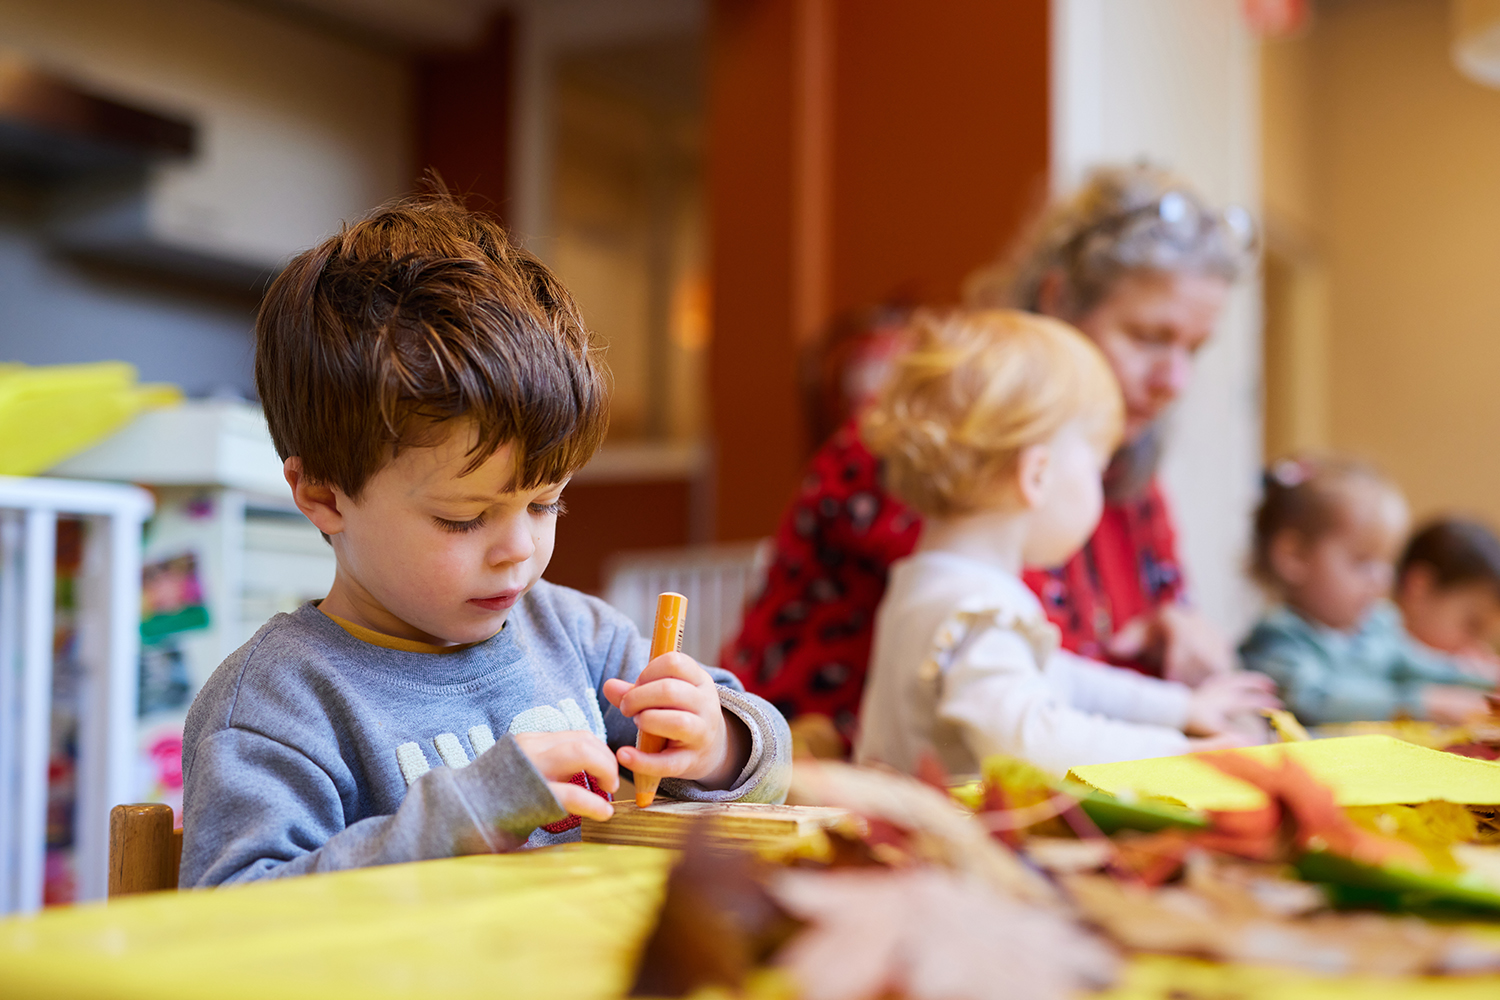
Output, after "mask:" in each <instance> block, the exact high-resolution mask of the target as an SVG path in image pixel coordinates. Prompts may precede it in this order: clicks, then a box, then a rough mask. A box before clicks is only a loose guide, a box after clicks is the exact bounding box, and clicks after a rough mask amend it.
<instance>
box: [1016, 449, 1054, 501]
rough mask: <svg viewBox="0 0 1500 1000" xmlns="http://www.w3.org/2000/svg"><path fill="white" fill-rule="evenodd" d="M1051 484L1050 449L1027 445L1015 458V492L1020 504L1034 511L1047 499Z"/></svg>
mask: <svg viewBox="0 0 1500 1000" xmlns="http://www.w3.org/2000/svg"><path fill="white" fill-rule="evenodd" d="M1051 483H1052V449H1051V448H1050V447H1049V446H1047V445H1046V444H1033V445H1027V446H1026V447H1025V448H1022V449H1021V453H1020V454H1019V455H1017V456H1016V490H1017V491H1018V492H1019V493H1020V494H1021V502H1022V503H1024V504H1025V505H1026V506H1027V508H1029V509H1031V510H1035V509H1036V508H1038V507H1040V506H1041V505H1042V504H1043V503H1044V502H1045V501H1046V499H1047V488H1048V487H1049V486H1050V485H1051Z"/></svg>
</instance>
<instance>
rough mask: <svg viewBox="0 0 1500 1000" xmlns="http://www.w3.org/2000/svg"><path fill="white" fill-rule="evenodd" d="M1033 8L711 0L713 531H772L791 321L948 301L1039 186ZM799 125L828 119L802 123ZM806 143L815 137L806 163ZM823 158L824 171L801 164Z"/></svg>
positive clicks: (799, 456) (796, 457)
mask: <svg viewBox="0 0 1500 1000" xmlns="http://www.w3.org/2000/svg"><path fill="white" fill-rule="evenodd" d="M1047 8H1048V5H1047V2H1046V0H1006V2H996V0H944V2H943V3H938V4H914V3H911V2H909V0H717V2H716V3H715V4H714V8H713V11H714V16H713V19H712V24H711V28H710V53H711V58H712V69H711V78H710V79H711V82H710V94H709V109H710V111H709V115H710V121H709V154H708V161H709V162H708V177H709V229H710V246H711V254H712V265H711V267H712V278H713V294H714V310H713V331H714V332H713V344H712V347H711V349H710V360H709V368H710V379H709V391H710V407H711V415H712V425H713V435H714V446H715V450H716V453H717V461H718V474H717V483H716V503H715V513H716V529H717V533H718V535H719V537H720V538H724V539H736V538H751V537H756V536H759V535H764V534H767V533H769V532H770V531H771V530H772V529H773V528H774V527H775V524H776V521H777V518H778V517H779V515H780V512H781V510H782V508H783V507H784V506H785V504H786V503H787V501H788V500H789V499H790V498H791V496H792V493H793V491H794V489H795V485H796V482H797V478H798V475H799V470H800V468H801V465H802V462H803V459H804V456H805V454H806V452H807V449H808V447H809V446H810V445H811V444H815V442H807V441H805V440H804V436H805V432H804V429H803V424H802V416H801V411H800V408H799V400H798V396H797V392H796V379H795V372H796V359H797V353H798V348H799V330H800V331H801V332H802V334H803V335H804V336H805V335H806V333H807V331H808V330H810V329H816V328H817V326H819V325H821V323H823V322H827V321H828V320H829V319H831V318H832V316H833V315H834V314H836V313H837V312H839V311H842V310H845V309H850V308H858V307H860V306H863V305H868V304H873V303H876V302H879V301H882V300H888V299H891V298H893V297H901V298H907V299H913V300H916V301H925V302H945V301H952V300H953V299H954V298H956V296H957V293H958V288H959V285H960V283H961V281H962V279H963V276H964V275H965V274H966V273H967V272H968V271H969V270H971V269H972V268H973V267H974V266H975V265H977V264H979V263H981V262H983V261H984V260H986V259H987V258H989V257H990V256H992V255H993V254H994V253H995V251H996V250H997V249H998V248H999V247H1000V246H1001V245H1002V244H1003V243H1005V242H1006V241H1007V240H1008V239H1009V238H1010V237H1011V236H1012V235H1013V234H1014V231H1015V228H1016V225H1017V223H1018V221H1019V220H1020V219H1021V218H1022V216H1023V215H1024V214H1025V213H1026V212H1027V211H1028V210H1029V209H1031V208H1032V207H1033V206H1034V205H1035V204H1036V203H1037V201H1038V200H1039V198H1040V197H1041V194H1042V190H1043V187H1042V186H1043V183H1044V179H1045V175H1046V170H1047V113H1048V90H1047V72H1048V67H1047V44H1048V39H1047ZM820 73H821V74H822V76H821V77H820V76H819V74H820ZM809 76H812V77H814V78H819V79H826V80H827V81H828V84H827V86H825V87H823V88H821V89H820V88H819V87H818V86H816V85H810V84H809V83H808V79H809ZM820 99H821V100H823V101H824V102H825V104H823V105H819V106H818V107H816V108H815V109H814V113H812V114H809V110H808V102H809V101H818V100H820ZM809 121H814V122H821V123H826V125H827V127H826V132H825V133H824V134H819V135H813V136H811V137H810V136H809V133H808V131H807V123H808V122H809ZM809 143H811V144H813V145H818V144H819V143H826V147H827V148H826V149H824V150H822V153H823V155H822V157H821V159H820V157H819V156H817V155H813V156H808V155H807V147H808V144H809ZM820 169H821V170H823V171H826V176H823V175H819V176H817V177H812V178H810V177H809V176H808V172H809V171H815V170H820ZM809 192H811V194H809ZM810 244H812V245H814V246H813V250H812V251H810V250H809V245H810ZM799 268H801V270H799ZM810 285H812V286H815V287H809V286H810ZM809 310H811V314H809Z"/></svg>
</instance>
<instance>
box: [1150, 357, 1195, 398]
mask: <svg viewBox="0 0 1500 1000" xmlns="http://www.w3.org/2000/svg"><path fill="white" fill-rule="evenodd" d="M1192 378H1193V356H1192V354H1190V353H1188V350H1187V348H1184V347H1172V348H1169V349H1168V350H1167V351H1165V352H1163V354H1162V356H1161V357H1159V358H1158V359H1157V361H1156V364H1155V365H1153V366H1152V369H1151V388H1152V389H1153V390H1154V391H1155V392H1156V393H1157V394H1159V395H1162V396H1166V397H1168V398H1171V399H1176V398H1177V397H1178V396H1180V395H1182V393H1183V392H1184V391H1185V390H1186V389H1187V387H1188V383H1189V382H1191V381H1192Z"/></svg>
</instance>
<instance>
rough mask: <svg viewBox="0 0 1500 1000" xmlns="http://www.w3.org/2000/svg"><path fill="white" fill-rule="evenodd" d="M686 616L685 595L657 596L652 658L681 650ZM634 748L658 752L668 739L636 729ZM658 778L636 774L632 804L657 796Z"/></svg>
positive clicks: (643, 804)
mask: <svg viewBox="0 0 1500 1000" xmlns="http://www.w3.org/2000/svg"><path fill="white" fill-rule="evenodd" d="M686 619H687V598H686V597H683V596H682V595H681V594H673V593H671V592H668V593H665V594H662V595H661V596H660V597H658V598H657V599H656V625H655V627H654V628H652V630H651V659H653V660H654V659H656V658H657V657H658V656H661V655H662V654H663V653H674V652H681V651H682V626H683V623H684V621H685V620H686ZM635 745H636V749H638V750H640V751H641V752H642V753H660V752H661V751H662V750H664V749H666V745H667V741H666V740H665V739H663V738H662V737H660V736H653V735H652V734H650V733H648V732H644V731H641V732H638V733H637V734H636V738H635ZM660 783H661V778H659V777H657V776H656V775H654V774H637V775H636V776H635V804H636V806H637V807H639V808H641V809H644V808H646V807H647V806H649V805H650V804H651V803H652V802H653V801H655V799H656V786H657V785H659V784H660Z"/></svg>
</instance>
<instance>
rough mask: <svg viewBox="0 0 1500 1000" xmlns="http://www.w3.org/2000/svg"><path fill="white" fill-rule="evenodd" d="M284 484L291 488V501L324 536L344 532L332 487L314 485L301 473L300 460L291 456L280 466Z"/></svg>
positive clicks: (342, 518)
mask: <svg viewBox="0 0 1500 1000" xmlns="http://www.w3.org/2000/svg"><path fill="white" fill-rule="evenodd" d="M281 474H282V475H284V476H286V484H287V485H288V486H290V487H291V488H292V500H293V502H295V503H296V504H297V509H298V510H300V511H301V512H302V513H304V514H306V515H307V519H308V520H309V521H311V522H312V523H313V524H315V525H317V528H318V530H319V531H321V532H322V533H323V534H325V535H336V534H338V533H339V532H341V531H343V530H344V515H343V514H341V513H339V498H338V494H336V493H335V492H334V489H333V487H332V486H325V485H323V484H322V483H315V482H313V481H312V480H310V479H308V478H307V476H306V475H304V474H303V472H302V459H300V458H298V457H297V456H295V455H293V456H292V457H291V458H289V459H287V460H286V461H285V462H284V463H282V466H281Z"/></svg>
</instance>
